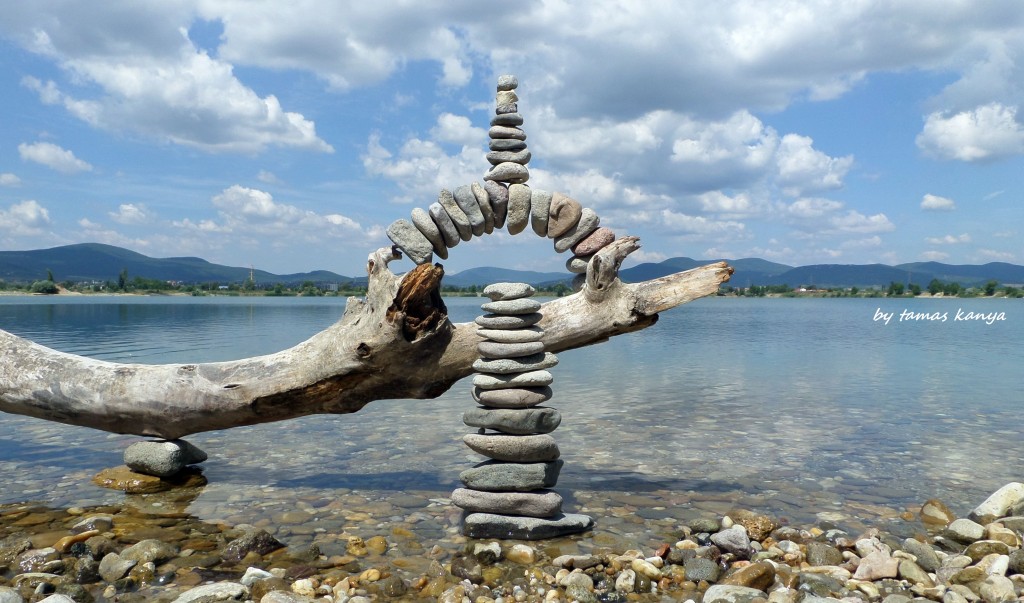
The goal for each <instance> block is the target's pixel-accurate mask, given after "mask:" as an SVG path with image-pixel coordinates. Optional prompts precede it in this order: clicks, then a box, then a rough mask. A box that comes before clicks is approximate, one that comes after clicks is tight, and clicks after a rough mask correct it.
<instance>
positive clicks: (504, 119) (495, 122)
mask: <svg viewBox="0 0 1024 603" xmlns="http://www.w3.org/2000/svg"><path fill="white" fill-rule="evenodd" d="M491 125H492V126H521V125H523V116H522V115H520V114H518V113H505V114H503V115H495V116H494V117H492V118H491Z"/></svg>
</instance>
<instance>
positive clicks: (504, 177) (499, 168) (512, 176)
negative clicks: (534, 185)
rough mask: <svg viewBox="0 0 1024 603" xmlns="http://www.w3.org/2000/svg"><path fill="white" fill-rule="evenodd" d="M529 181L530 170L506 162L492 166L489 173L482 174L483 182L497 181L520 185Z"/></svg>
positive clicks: (517, 164)
mask: <svg viewBox="0 0 1024 603" xmlns="http://www.w3.org/2000/svg"><path fill="white" fill-rule="evenodd" d="M529 179H530V170H529V168H527V167H526V166H525V165H522V164H519V163H512V162H511V161H506V162H505V163H499V164H498V165H496V166H493V167H492V168H491V170H490V171H489V172H487V173H486V174H484V180H497V181H498V182H512V183H518V184H522V183H524V182H526V181H527V180H529Z"/></svg>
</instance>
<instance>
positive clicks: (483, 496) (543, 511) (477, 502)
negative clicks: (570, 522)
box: [451, 488, 562, 517]
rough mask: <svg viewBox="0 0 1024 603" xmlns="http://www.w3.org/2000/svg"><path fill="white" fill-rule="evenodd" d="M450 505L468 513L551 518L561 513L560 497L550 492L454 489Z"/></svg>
mask: <svg viewBox="0 0 1024 603" xmlns="http://www.w3.org/2000/svg"><path fill="white" fill-rule="evenodd" d="M451 498H452V504H453V505H455V506H456V507H459V508H460V509H464V510H466V511H469V512H470V513H498V514H509V515H525V516H527V517H552V516H554V515H558V514H559V513H561V512H562V497H561V495H559V494H558V493H557V492H554V491H552V490H538V491H536V492H483V491H481V490H470V489H469V488H456V489H455V491H453V492H452V497H451Z"/></svg>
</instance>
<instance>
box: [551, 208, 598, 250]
mask: <svg viewBox="0 0 1024 603" xmlns="http://www.w3.org/2000/svg"><path fill="white" fill-rule="evenodd" d="M600 225H601V218H599V217H598V215H597V214H596V213H594V210H592V209H590V208H589V207H584V208H583V214H582V215H581V216H580V221H579V222H577V223H576V225H575V226H573V227H572V228H570V229H569V230H568V232H566V233H565V234H564V235H562V236H560V237H557V238H556V239H555V251H557V252H558V253H562V252H563V251H567V250H569V248H571V247H573V246H574V245H576V243H579V242H580V241H582V240H583V239H585V238H587V237H588V236H589V235H590V233H592V232H594V231H595V230H597V227H598V226H600Z"/></svg>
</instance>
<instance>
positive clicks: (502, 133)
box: [487, 126, 526, 140]
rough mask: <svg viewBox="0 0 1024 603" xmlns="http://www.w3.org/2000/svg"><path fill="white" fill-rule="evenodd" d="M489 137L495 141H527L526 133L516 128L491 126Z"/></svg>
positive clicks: (488, 132)
mask: <svg viewBox="0 0 1024 603" xmlns="http://www.w3.org/2000/svg"><path fill="white" fill-rule="evenodd" d="M487 136H489V137H491V138H495V139H497V138H504V139H509V140H526V132H524V131H523V130H522V129H521V128H516V127H514V126H491V128H490V129H489V130H487Z"/></svg>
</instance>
